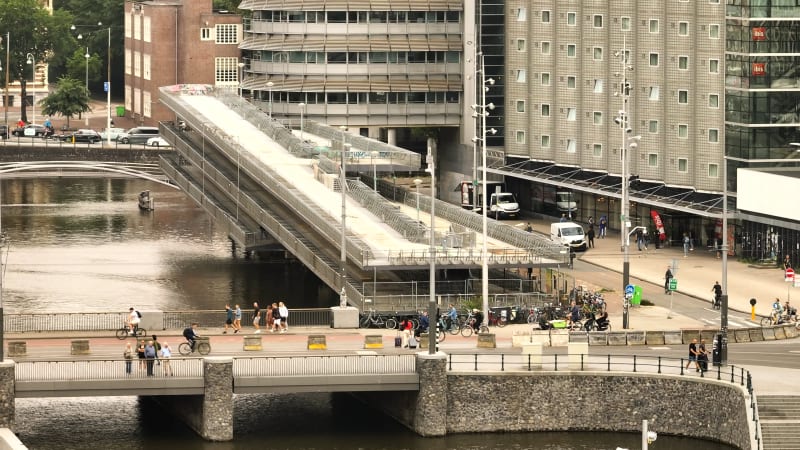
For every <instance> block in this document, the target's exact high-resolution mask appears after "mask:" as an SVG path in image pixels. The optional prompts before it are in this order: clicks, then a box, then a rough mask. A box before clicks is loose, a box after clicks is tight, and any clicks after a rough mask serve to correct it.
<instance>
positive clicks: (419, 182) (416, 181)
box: [414, 178, 422, 223]
mask: <svg viewBox="0 0 800 450" xmlns="http://www.w3.org/2000/svg"><path fill="white" fill-rule="evenodd" d="M420 184H422V180H420V179H419V178H414V185H415V186H417V223H419V185H420Z"/></svg>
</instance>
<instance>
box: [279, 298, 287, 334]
mask: <svg viewBox="0 0 800 450" xmlns="http://www.w3.org/2000/svg"><path fill="white" fill-rule="evenodd" d="M278 311H279V312H280V313H281V333H286V332H287V331H289V324H288V323H287V321H288V320H289V308H287V307H286V305H284V304H283V302H280V303H278Z"/></svg>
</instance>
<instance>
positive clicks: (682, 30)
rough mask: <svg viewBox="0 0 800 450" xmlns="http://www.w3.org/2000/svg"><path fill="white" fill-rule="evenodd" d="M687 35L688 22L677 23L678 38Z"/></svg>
mask: <svg viewBox="0 0 800 450" xmlns="http://www.w3.org/2000/svg"><path fill="white" fill-rule="evenodd" d="M688 35H689V22H678V36H688Z"/></svg>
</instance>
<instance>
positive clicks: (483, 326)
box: [480, 324, 489, 334]
mask: <svg viewBox="0 0 800 450" xmlns="http://www.w3.org/2000/svg"><path fill="white" fill-rule="evenodd" d="M480 329H481V334H484V333H488V332H489V327H488V326H486V325H484V324H481V327H480Z"/></svg>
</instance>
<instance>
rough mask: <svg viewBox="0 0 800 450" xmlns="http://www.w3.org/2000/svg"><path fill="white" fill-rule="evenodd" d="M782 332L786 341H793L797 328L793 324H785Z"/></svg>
mask: <svg viewBox="0 0 800 450" xmlns="http://www.w3.org/2000/svg"><path fill="white" fill-rule="evenodd" d="M783 332H784V333H785V334H786V339H794V338H796V337H797V327H796V326H795V325H794V324H787V325H785V326H784V327H783Z"/></svg>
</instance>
